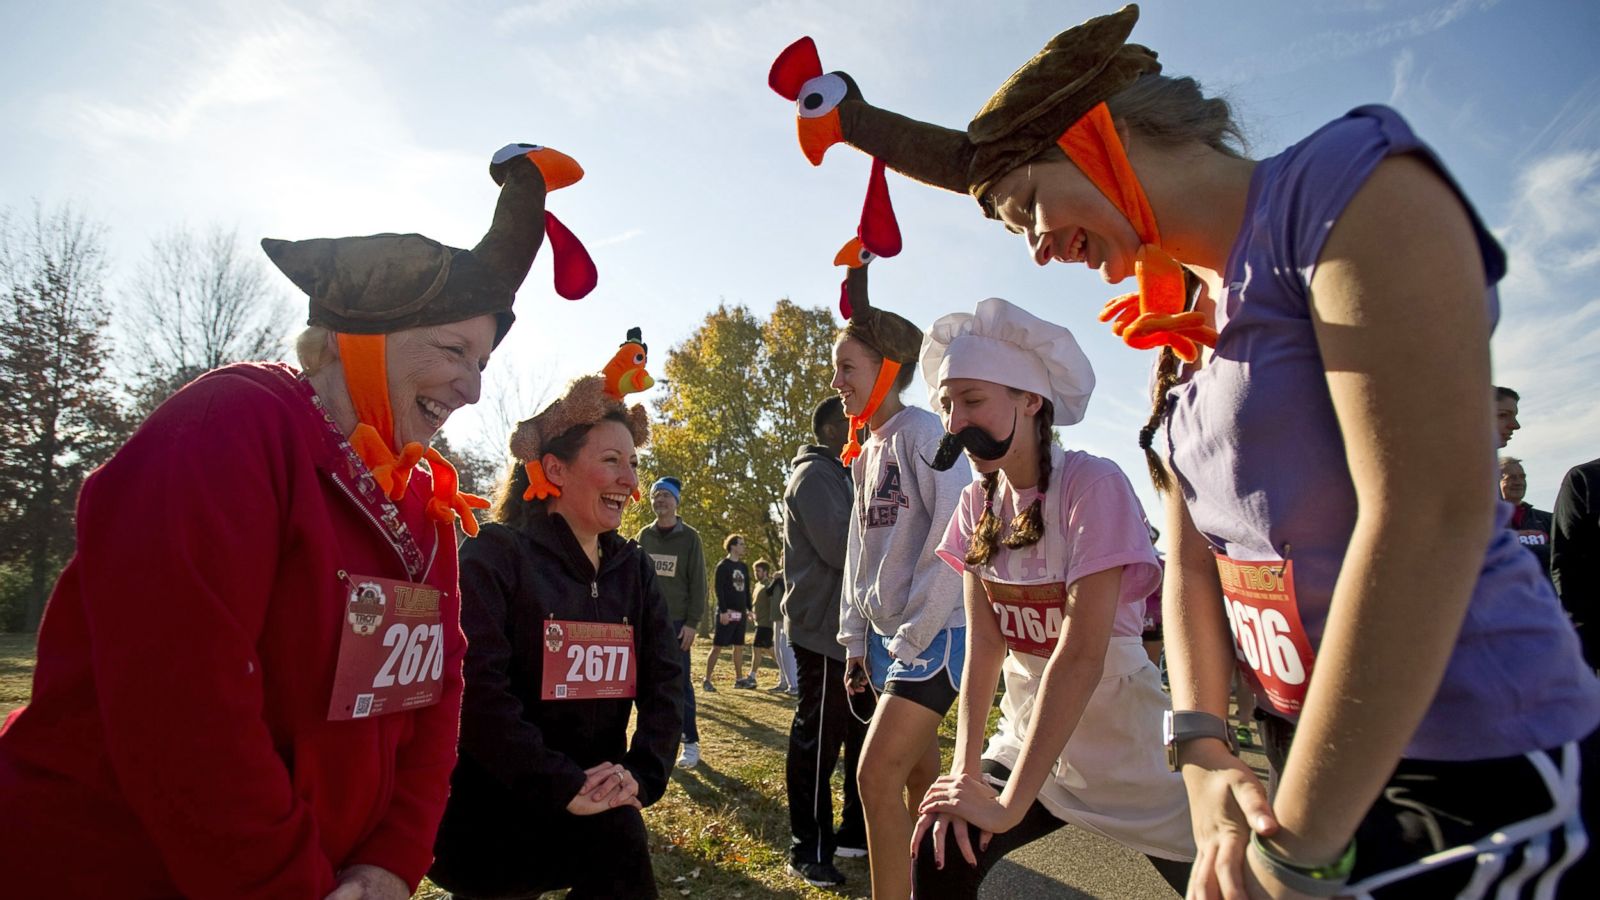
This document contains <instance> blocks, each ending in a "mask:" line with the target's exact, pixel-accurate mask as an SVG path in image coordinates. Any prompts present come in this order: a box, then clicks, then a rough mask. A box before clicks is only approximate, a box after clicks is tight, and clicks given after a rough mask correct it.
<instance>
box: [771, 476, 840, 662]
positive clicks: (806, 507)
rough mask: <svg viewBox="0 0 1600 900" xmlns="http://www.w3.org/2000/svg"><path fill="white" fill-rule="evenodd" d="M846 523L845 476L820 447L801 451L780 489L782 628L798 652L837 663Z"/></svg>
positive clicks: (838, 656) (838, 657) (838, 658)
mask: <svg viewBox="0 0 1600 900" xmlns="http://www.w3.org/2000/svg"><path fill="white" fill-rule="evenodd" d="M849 519H850V473H849V471H848V470H846V469H845V467H844V466H842V465H840V464H839V458H838V457H837V456H835V455H833V454H832V453H830V452H829V451H828V448H826V447H818V446H806V447H801V448H800V453H799V455H798V456H796V457H795V458H794V468H793V469H792V470H791V471H790V473H789V483H788V484H787V485H785V486H784V489H783V578H784V582H785V583H786V584H787V585H788V586H789V589H788V592H787V593H785V594H784V597H783V620H784V621H783V628H784V631H785V632H787V633H788V635H789V641H790V642H791V643H793V644H795V645H796V646H798V647H803V648H805V649H807V650H810V651H811V652H812V653H821V654H823V655H824V656H830V657H832V658H834V659H836V660H839V661H840V662H843V661H844V648H842V647H840V646H839V642H838V641H837V640H835V636H836V635H837V634H838V631H839V591H840V586H841V585H842V584H843V582H844V544H845V531H846V526H847V524H848V522H849Z"/></svg>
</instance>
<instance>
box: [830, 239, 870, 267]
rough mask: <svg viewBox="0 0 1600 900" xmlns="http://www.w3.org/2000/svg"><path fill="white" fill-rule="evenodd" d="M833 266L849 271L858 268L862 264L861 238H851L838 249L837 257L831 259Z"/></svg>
mask: <svg viewBox="0 0 1600 900" xmlns="http://www.w3.org/2000/svg"><path fill="white" fill-rule="evenodd" d="M833 264H834V265H836V266H844V267H846V268H849V269H855V268H859V267H861V266H862V265H864V263H862V261H861V238H858V237H853V238H851V239H850V242H849V243H847V244H845V245H844V246H843V247H840V248H839V255H838V256H835V257H834V258H833Z"/></svg>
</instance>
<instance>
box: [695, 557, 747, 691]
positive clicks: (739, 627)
mask: <svg viewBox="0 0 1600 900" xmlns="http://www.w3.org/2000/svg"><path fill="white" fill-rule="evenodd" d="M722 551H723V552H724V553H726V554H727V556H725V557H723V559H722V561H721V562H719V563H717V572H716V574H715V575H714V576H713V577H712V590H713V591H715V592H716V596H717V612H716V631H715V632H714V633H713V634H712V637H711V652H710V653H708V654H706V678H705V681H702V682H701V683H700V690H702V691H705V692H706V693H708V694H714V693H716V692H717V687H716V685H715V684H714V683H713V682H712V680H711V679H712V676H713V675H714V674H715V673H716V671H717V659H718V658H719V657H721V656H722V648H724V647H731V648H733V686H734V687H736V688H742V687H749V686H750V685H749V683H748V682H746V681H745V679H744V676H743V675H742V674H741V672H742V671H743V669H744V637H745V626H746V625H748V624H749V623H748V622H747V621H746V620H747V619H749V617H750V581H751V579H750V567H749V566H747V565H745V564H744V563H742V562H740V560H741V559H743V558H744V552H745V543H744V536H743V535H739V534H730V535H728V536H727V537H726V538H723V540H722Z"/></svg>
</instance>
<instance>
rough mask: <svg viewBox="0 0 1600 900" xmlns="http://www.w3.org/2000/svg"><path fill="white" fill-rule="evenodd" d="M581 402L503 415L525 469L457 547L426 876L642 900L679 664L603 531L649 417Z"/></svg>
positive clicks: (632, 546) (660, 621)
mask: <svg viewBox="0 0 1600 900" xmlns="http://www.w3.org/2000/svg"><path fill="white" fill-rule="evenodd" d="M580 382H581V380H580ZM575 395H576V396H575ZM583 399H584V397H583V392H582V391H581V390H580V389H579V383H575V384H574V387H573V389H571V390H569V392H568V396H566V397H563V398H562V400H560V401H557V403H555V404H552V405H551V406H550V407H547V408H546V410H545V411H544V412H543V413H541V414H540V415H539V416H538V417H535V418H534V419H530V420H528V421H527V422H524V423H522V424H521V425H519V426H518V429H517V434H516V435H515V436H513V438H512V451H513V454H514V455H515V456H516V457H517V458H518V459H521V460H524V461H525V463H526V465H525V466H524V465H518V466H514V467H513V469H512V473H511V477H509V478H507V479H506V486H505V487H504V488H502V491H501V493H500V496H499V497H498V498H497V502H496V504H495V506H494V508H493V510H492V517H493V519H494V522H493V523H491V524H486V525H484V526H483V529H482V532H481V533H480V535H479V537H478V539H477V540H475V541H472V542H471V543H469V544H467V545H466V546H465V547H463V548H462V550H461V593H462V598H461V600H462V615H461V625H462V629H463V630H464V631H465V632H466V634H467V645H468V649H467V657H466V663H465V675H466V695H465V700H464V702H463V704H462V715H461V748H460V749H461V754H460V761H459V762H458V763H457V765H456V769H455V773H454V775H453V777H452V778H451V794H450V801H449V805H448V806H447V808H446V810H445V815H444V821H443V823H442V824H441V825H440V828H439V834H438V838H437V840H436V842H435V848H434V852H435V854H436V857H437V858H436V860H435V862H434V866H433V870H432V871H431V872H430V873H429V875H430V877H432V878H433V880H434V882H436V883H437V884H439V885H440V886H441V887H444V888H445V889H447V890H449V891H451V892H452V893H453V894H454V895H455V896H456V897H522V896H537V895H538V894H540V893H541V892H543V891H549V890H556V889H560V888H571V889H572V891H571V893H570V894H569V895H568V896H569V897H572V898H586V897H655V896H657V893H656V886H655V877H654V873H653V871H652V869H651V865H650V856H649V850H648V847H647V844H646V832H645V825H644V819H643V817H642V816H641V815H640V810H641V809H642V808H643V807H646V806H649V805H650V804H651V803H654V802H655V801H656V800H658V799H660V797H661V795H662V793H663V792H665V791H666V787H667V776H668V773H669V772H670V771H671V768H672V762H673V756H674V754H675V753H676V750H677V745H678V738H679V734H680V732H681V730H682V726H683V710H682V704H683V687H682V683H681V682H680V680H679V679H681V678H682V677H684V676H683V667H682V665H681V663H680V661H679V659H680V654H679V650H678V647H679V644H678V640H677V635H676V634H675V633H674V631H673V629H672V623H671V622H670V621H668V618H667V607H666V602H665V600H664V599H663V598H662V595H661V591H660V589H659V588H658V587H657V586H656V582H655V571H654V567H653V564H652V562H651V560H650V558H649V557H648V556H647V555H646V554H645V553H643V552H642V551H641V550H640V549H639V546H638V545H637V544H636V543H634V542H633V541H630V540H626V539H624V538H622V537H621V536H619V535H618V534H617V532H616V529H617V527H618V525H619V524H621V519H622V510H623V508H624V506H625V505H626V504H627V503H628V502H629V498H630V495H632V494H633V492H634V490H635V488H636V487H637V485H638V475H637V472H636V467H637V465H638V457H637V454H636V452H635V448H636V447H638V446H640V445H642V444H643V443H644V442H645V440H646V437H647V434H648V423H647V421H646V420H645V418H644V413H643V409H642V408H640V407H637V406H636V407H634V410H635V413H636V414H635V415H632V416H630V415H629V414H628V412H627V411H625V410H624V409H623V407H622V404H621V403H619V402H616V401H614V400H606V401H600V400H595V398H592V397H591V398H589V400H590V401H591V402H589V403H585V402H582V401H583ZM542 435H554V437H553V438H544V437H542ZM530 484H532V485H534V486H535V487H534V488H530ZM541 495H542V496H541ZM635 711H637V725H636V727H635V730H634V733H633V736H632V739H631V741H630V740H629V736H628V718H629V716H630V714H632V713H634V712H635Z"/></svg>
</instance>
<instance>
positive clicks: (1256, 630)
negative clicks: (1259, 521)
mask: <svg viewBox="0 0 1600 900" xmlns="http://www.w3.org/2000/svg"><path fill="white" fill-rule="evenodd" d="M1217 575H1218V577H1219V578H1220V579H1221V581H1222V602H1223V605H1224V606H1225V607H1226V608H1227V613H1228V627H1229V629H1230V630H1231V631H1232V632H1233V652H1234V656H1235V657H1236V658H1237V660H1238V664H1239V669H1240V671H1242V672H1244V673H1245V675H1246V676H1248V677H1249V678H1250V680H1251V681H1253V682H1254V683H1255V684H1256V685H1257V686H1258V688H1259V689H1260V692H1261V693H1262V694H1263V695H1264V697H1265V699H1266V700H1267V702H1269V703H1271V704H1272V706H1273V708H1274V709H1276V710H1278V711H1279V712H1282V713H1288V714H1291V715H1293V714H1297V713H1299V712H1300V706H1301V704H1302V703H1304V702H1305V697H1306V684H1307V682H1309V681H1310V680H1311V665H1312V663H1313V662H1314V661H1315V659H1316V655H1315V654H1314V653H1313V652H1312V650H1311V641H1310V639H1309V638H1307V637H1306V630H1305V628H1304V627H1303V626H1302V625H1301V624H1300V610H1299V607H1298V606H1297V605H1296V603H1295V598H1294V563H1293V561H1292V560H1282V561H1277V560H1273V561H1271V562H1248V561H1239V560H1235V559H1230V558H1228V557H1226V556H1223V555H1221V554H1217Z"/></svg>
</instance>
